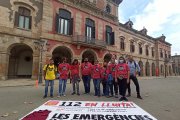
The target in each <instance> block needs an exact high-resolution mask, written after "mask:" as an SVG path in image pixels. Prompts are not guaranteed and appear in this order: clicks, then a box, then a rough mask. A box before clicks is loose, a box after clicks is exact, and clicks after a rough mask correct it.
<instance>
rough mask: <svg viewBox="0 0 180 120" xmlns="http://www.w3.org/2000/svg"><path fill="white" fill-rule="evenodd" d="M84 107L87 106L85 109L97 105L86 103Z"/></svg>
mask: <svg viewBox="0 0 180 120" xmlns="http://www.w3.org/2000/svg"><path fill="white" fill-rule="evenodd" d="M85 106H87V107H96V106H97V103H86V104H85Z"/></svg>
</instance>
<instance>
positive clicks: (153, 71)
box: [151, 63, 156, 76]
mask: <svg viewBox="0 0 180 120" xmlns="http://www.w3.org/2000/svg"><path fill="white" fill-rule="evenodd" d="M151 70H152V76H155V75H156V67H155V64H154V63H152V69H151Z"/></svg>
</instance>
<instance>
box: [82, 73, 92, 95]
mask: <svg viewBox="0 0 180 120" xmlns="http://www.w3.org/2000/svg"><path fill="white" fill-rule="evenodd" d="M82 79H83V83H84V89H85V93H90V84H91V77H90V76H89V75H83V76H82Z"/></svg>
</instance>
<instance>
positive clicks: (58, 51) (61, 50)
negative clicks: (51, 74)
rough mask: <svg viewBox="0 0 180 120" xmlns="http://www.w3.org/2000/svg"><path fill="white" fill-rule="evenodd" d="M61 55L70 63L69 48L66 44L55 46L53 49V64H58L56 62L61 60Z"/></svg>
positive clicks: (70, 53) (71, 55) (70, 52)
mask: <svg viewBox="0 0 180 120" xmlns="http://www.w3.org/2000/svg"><path fill="white" fill-rule="evenodd" d="M63 57H66V58H67V62H68V63H71V62H72V58H73V53H72V51H71V49H69V48H68V47H66V46H57V47H56V48H55V49H53V52H52V58H53V59H54V63H55V65H57V66H58V64H59V63H61V62H62V58H63Z"/></svg>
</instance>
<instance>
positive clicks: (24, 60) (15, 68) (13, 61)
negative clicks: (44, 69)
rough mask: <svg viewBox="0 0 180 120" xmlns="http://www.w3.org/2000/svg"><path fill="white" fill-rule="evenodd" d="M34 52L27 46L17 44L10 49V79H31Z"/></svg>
mask: <svg viewBox="0 0 180 120" xmlns="http://www.w3.org/2000/svg"><path fill="white" fill-rule="evenodd" d="M32 54H33V51H32V49H31V48H30V47H29V46H27V45H25V44H17V45H15V46H14V47H12V48H11V49H10V56H9V68H8V78H9V79H11V78H31V76H32V66H33V56H32Z"/></svg>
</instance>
